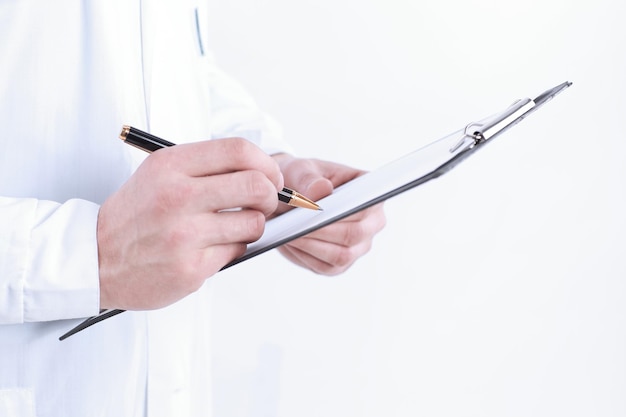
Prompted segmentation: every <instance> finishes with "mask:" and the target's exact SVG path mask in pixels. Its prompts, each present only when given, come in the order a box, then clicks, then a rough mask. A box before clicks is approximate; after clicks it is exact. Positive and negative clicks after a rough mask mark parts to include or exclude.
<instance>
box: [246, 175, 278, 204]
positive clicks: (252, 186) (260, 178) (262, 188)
mask: <svg viewBox="0 0 626 417" xmlns="http://www.w3.org/2000/svg"><path fill="white" fill-rule="evenodd" d="M246 191H247V193H248V196H250V197H251V198H252V199H253V200H254V201H261V200H263V199H264V198H266V197H268V196H270V195H271V194H272V191H274V192H275V191H276V190H275V189H274V188H273V187H272V185H271V184H270V183H269V181H268V179H267V177H266V176H265V175H263V173H261V172H259V171H248V181H247V184H246Z"/></svg>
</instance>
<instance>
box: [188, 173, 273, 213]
mask: <svg viewBox="0 0 626 417" xmlns="http://www.w3.org/2000/svg"><path fill="white" fill-rule="evenodd" d="M193 182H194V189H193V191H192V193H193V196H192V197H191V198H192V199H193V200H194V201H195V204H194V208H195V209H196V210H201V211H214V212H217V211H220V210H227V209H233V208H240V207H241V208H247V209H253V210H257V211H259V212H261V213H263V214H265V215H266V216H269V215H270V214H271V213H273V212H274V211H275V210H276V206H277V205H278V197H277V191H276V188H275V186H274V184H273V183H272V182H271V181H270V180H269V179H268V178H267V177H266V176H265V175H264V174H263V173H261V172H259V171H239V172H234V173H229V174H222V175H213V176H209V177H203V178H196V179H194V180H193Z"/></svg>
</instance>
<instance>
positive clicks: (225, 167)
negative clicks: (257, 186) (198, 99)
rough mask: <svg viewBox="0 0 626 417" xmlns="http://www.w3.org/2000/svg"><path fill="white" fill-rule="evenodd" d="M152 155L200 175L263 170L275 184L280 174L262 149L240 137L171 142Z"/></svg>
mask: <svg viewBox="0 0 626 417" xmlns="http://www.w3.org/2000/svg"><path fill="white" fill-rule="evenodd" d="M151 157H153V158H159V159H166V160H165V161H163V164H164V165H166V166H167V167H169V168H170V169H171V168H172V167H174V168H176V169H177V170H179V171H180V172H184V173H185V174H187V175H189V176H195V177H202V176H208V175H218V174H224V173H229V172H236V171H247V170H254V171H260V172H262V173H264V174H265V175H266V176H267V177H268V178H269V179H270V180H271V181H272V183H274V184H275V185H276V187H277V189H278V188H282V181H283V180H282V174H281V173H280V169H279V167H278V164H277V163H276V162H275V161H274V160H273V159H272V158H271V157H270V156H269V155H267V154H266V153H265V152H263V150H261V149H260V148H259V147H257V146H256V145H254V144H253V143H251V142H249V141H247V140H245V139H241V138H228V139H216V140H210V141H202V142H195V143H188V144H182V145H177V146H173V147H171V148H166V149H161V150H159V151H157V152H154V153H153V154H152V155H151Z"/></svg>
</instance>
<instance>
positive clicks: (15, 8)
mask: <svg viewBox="0 0 626 417" xmlns="http://www.w3.org/2000/svg"><path fill="white" fill-rule="evenodd" d="M197 3H198V2H197V1H192V0H177V1H172V2H161V1H159V0H142V1H140V0H106V1H96V0H92V1H82V0H56V1H45V0H39V1H37V0H32V1H19V0H5V1H1V2H0V132H1V133H0V415H4V412H5V410H25V411H24V412H23V414H18V415H37V416H40V417H43V416H65V417H71V416H81V417H84V416H143V415H149V416H172V415H176V416H186V415H189V416H208V415H210V407H211V401H210V368H209V365H210V364H209V355H208V349H209V340H208V319H209V305H210V301H209V295H210V294H209V289H208V285H205V286H204V287H203V288H202V289H201V290H200V291H198V292H197V293H195V294H193V295H192V296H190V297H187V298H186V299H184V300H182V301H181V302H179V303H177V304H175V305H173V306H170V307H168V308H165V309H163V310H160V311H155V312H149V313H145V312H127V313H124V314H122V315H119V316H117V317H115V318H112V319H109V320H107V321H105V322H103V323H101V324H99V325H97V326H94V327H92V328H90V329H88V330H86V331H84V332H83V333H79V334H78V335H75V336H73V337H71V338H69V339H68V340H66V341H63V342H59V341H58V337H59V336H60V335H61V334H62V333H64V332H65V331H67V330H68V329H70V328H71V327H73V326H74V325H76V324H77V323H79V322H80V318H83V317H86V316H90V315H93V314H96V313H97V312H98V310H99V305H98V300H99V288H98V270H97V268H98V259H97V247H96V240H95V230H96V219H97V213H98V209H99V204H101V203H102V202H103V201H104V200H105V199H106V198H107V196H108V195H110V194H111V193H112V192H113V191H115V190H116V189H117V188H118V187H119V186H120V185H121V184H122V183H123V182H124V181H125V180H126V179H127V178H128V177H129V176H130V175H131V174H132V172H133V171H134V169H136V167H137V165H138V164H139V163H140V162H141V160H142V159H143V158H144V157H145V155H143V154H142V153H141V152H140V151H137V150H134V149H133V148H131V147H129V146H127V145H124V144H123V143H122V142H121V141H120V140H119V139H118V138H117V137H118V134H119V131H120V128H121V126H122V124H130V125H133V126H135V127H138V128H141V129H145V130H149V131H151V132H152V133H154V134H156V135H159V136H162V137H164V138H166V139H168V140H170V141H173V142H176V143H181V142H188V141H194V140H201V139H208V138H212V137H227V136H243V137H246V138H248V139H250V140H253V141H256V142H257V143H258V144H259V145H261V146H262V147H264V149H266V150H267V151H268V152H276V151H280V150H283V149H285V147H284V144H283V143H282V141H281V139H280V135H281V134H280V131H279V130H278V129H277V128H276V126H275V124H274V122H272V121H271V119H269V118H267V117H266V116H265V115H264V114H262V113H260V112H259V111H258V109H257V107H256V105H255V103H254V102H253V101H252V99H251V98H250V97H249V96H248V95H247V94H246V93H245V91H244V90H243V89H242V88H241V86H239V85H238V84H237V83H236V82H234V81H233V80H231V79H230V78H229V77H228V76H226V75H225V74H224V73H222V72H221V71H220V70H219V69H217V68H216V67H215V65H214V63H213V60H212V58H211V57H210V56H209V55H208V54H207V51H206V47H207V45H208V39H207V38H206V31H204V32H203V31H202V30H200V34H199V33H198V30H197V24H196V13H197V14H198V16H199V17H200V25H199V26H200V28H201V29H202V28H203V27H204V26H203V25H204V24H205V22H203V21H202V18H203V17H204V13H205V12H204V10H206V7H205V6H204V5H203V4H197ZM199 35H200V36H199ZM203 48H204V53H203V51H202V49H203ZM12 415H13V414H12Z"/></svg>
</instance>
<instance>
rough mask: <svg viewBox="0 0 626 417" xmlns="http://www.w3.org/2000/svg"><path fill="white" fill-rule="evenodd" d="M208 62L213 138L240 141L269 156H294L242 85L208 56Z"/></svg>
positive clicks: (277, 125) (269, 118) (266, 115)
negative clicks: (236, 139) (257, 148)
mask: <svg viewBox="0 0 626 417" xmlns="http://www.w3.org/2000/svg"><path fill="white" fill-rule="evenodd" d="M208 60H209V62H210V65H209V86H210V97H211V130H212V138H214V139H217V138H224V137H234V136H237V137H243V138H245V139H248V140H250V141H251V142H254V143H255V144H256V145H258V146H259V147H261V148H262V149H263V150H265V152H267V153H268V154H274V153H280V152H289V153H293V149H292V148H291V146H290V145H289V144H288V143H287V142H286V141H285V140H284V138H283V133H282V129H281V127H280V125H279V124H278V123H277V122H276V120H274V119H273V118H272V117H270V116H269V115H268V114H266V113H265V112H263V111H261V109H260V108H259V107H258V105H257V103H256V102H255V100H254V99H253V98H252V96H251V95H250V94H249V93H248V92H247V91H246V89H245V88H244V87H243V86H242V84H241V83H239V82H238V81H237V80H235V79H234V78H233V77H231V76H230V75H228V74H227V73H226V72H224V71H223V70H222V69H221V68H219V67H218V66H217V65H216V64H215V60H214V59H213V57H212V56H211V55H210V54H209V56H208Z"/></svg>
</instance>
